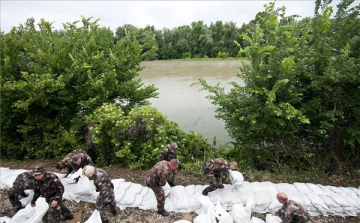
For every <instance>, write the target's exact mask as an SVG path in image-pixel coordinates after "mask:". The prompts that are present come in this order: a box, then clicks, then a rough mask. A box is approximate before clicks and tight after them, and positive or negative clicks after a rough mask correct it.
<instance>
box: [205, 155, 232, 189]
mask: <svg viewBox="0 0 360 223" xmlns="http://www.w3.org/2000/svg"><path fill="white" fill-rule="evenodd" d="M229 168H230V164H229V162H228V161H226V160H224V159H222V158H214V159H212V160H210V161H207V162H205V163H204V165H203V170H204V174H205V175H206V179H207V180H208V182H209V184H210V186H209V187H207V188H205V190H207V192H211V191H214V190H216V189H217V188H219V187H220V188H223V187H224V186H223V185H222V184H226V183H228V182H227V177H228V175H229ZM220 179H221V180H220Z"/></svg>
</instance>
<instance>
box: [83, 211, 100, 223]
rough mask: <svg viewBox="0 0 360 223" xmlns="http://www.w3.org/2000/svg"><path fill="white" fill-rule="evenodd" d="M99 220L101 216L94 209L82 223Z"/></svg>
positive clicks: (96, 222)
mask: <svg viewBox="0 0 360 223" xmlns="http://www.w3.org/2000/svg"><path fill="white" fill-rule="evenodd" d="M99 222H101V216H100V213H99V211H98V210H95V211H94V212H93V213H92V214H91V216H90V218H88V220H86V221H85V222H84V223H99Z"/></svg>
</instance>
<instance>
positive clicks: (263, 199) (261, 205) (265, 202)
mask: <svg viewBox="0 0 360 223" xmlns="http://www.w3.org/2000/svg"><path fill="white" fill-rule="evenodd" d="M254 194H255V209H254V211H255V212H259V213H266V212H268V209H269V206H270V204H271V203H272V201H273V197H274V196H276V193H269V192H268V191H265V190H257V191H255V192H254Z"/></svg>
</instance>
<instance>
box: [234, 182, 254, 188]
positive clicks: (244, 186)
mask: <svg viewBox="0 0 360 223" xmlns="http://www.w3.org/2000/svg"><path fill="white" fill-rule="evenodd" d="M236 189H237V190H252V189H253V188H252V187H251V183H250V182H248V181H244V182H243V183H242V184H241V185H240V186H239V187H236Z"/></svg>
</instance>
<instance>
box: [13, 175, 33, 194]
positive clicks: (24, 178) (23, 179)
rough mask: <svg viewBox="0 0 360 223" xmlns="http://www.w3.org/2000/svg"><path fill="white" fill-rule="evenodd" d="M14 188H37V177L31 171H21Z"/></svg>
mask: <svg viewBox="0 0 360 223" xmlns="http://www.w3.org/2000/svg"><path fill="white" fill-rule="evenodd" d="M12 189H13V190H14V191H18V192H20V191H24V190H27V189H35V178H34V177H33V176H32V175H31V174H30V173H29V172H24V173H21V174H19V175H18V176H17V177H16V179H15V181H14V183H13V186H12Z"/></svg>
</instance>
